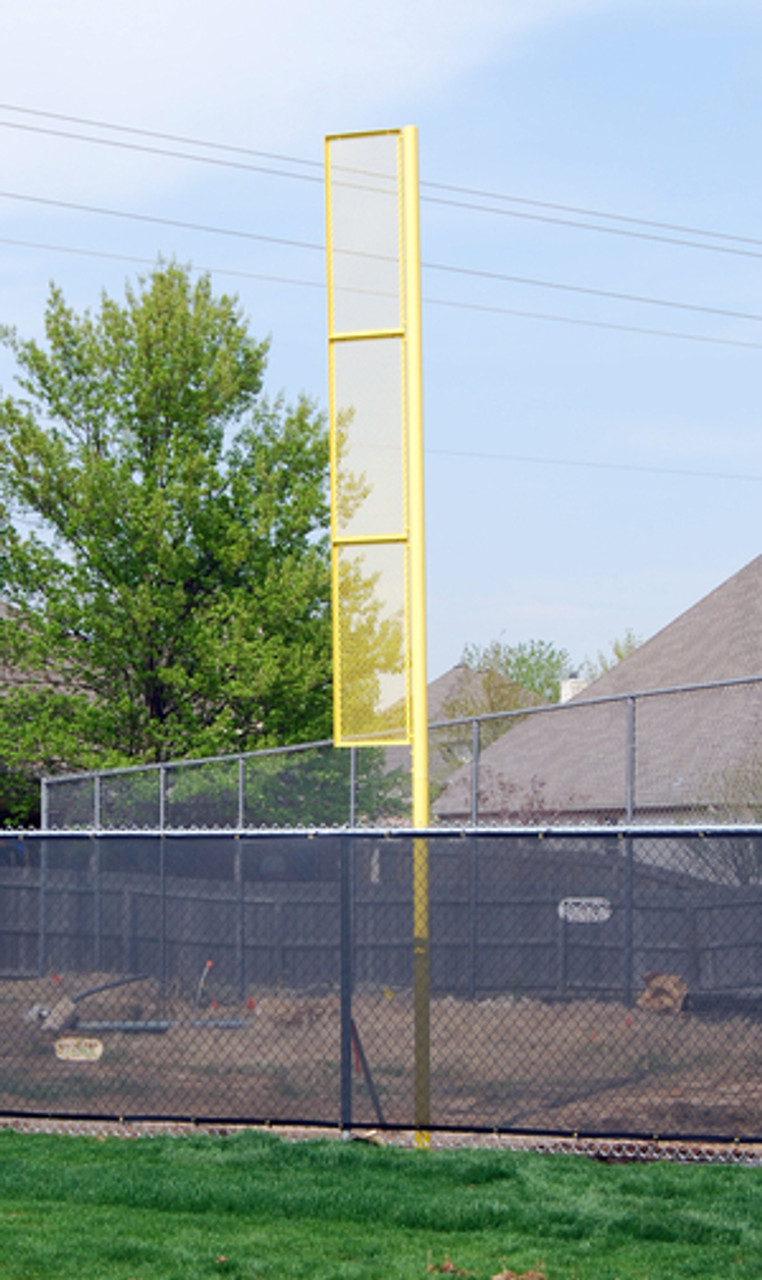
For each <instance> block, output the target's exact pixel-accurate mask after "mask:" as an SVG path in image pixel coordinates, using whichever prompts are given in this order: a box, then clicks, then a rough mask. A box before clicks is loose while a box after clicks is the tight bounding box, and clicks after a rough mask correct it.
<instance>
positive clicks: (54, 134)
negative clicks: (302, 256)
mask: <svg viewBox="0 0 762 1280" xmlns="http://www.w3.org/2000/svg"><path fill="white" fill-rule="evenodd" d="M0 128H2V129H21V130H23V131H24V133H43V134H46V135H47V136H48V137H51V138H68V139H73V140H75V141H76V142H95V143H97V144H98V145H99V146H101V147H117V148H118V149H119V150H121V151H142V152H145V153H147V154H148V155H154V156H170V157H172V158H173V159H175V160H194V161H195V162H196V163H197V164H213V165H220V166H222V167H223V168H224V169H243V170H245V171H246V172H248V173H266V174H269V175H270V177H276V178H296V179H297V180H299V181H300V182H317V183H320V184H321V185H322V182H323V178H322V176H321V175H318V174H312V173H291V172H289V170H288V169H273V168H272V167H271V166H269V165H261V164H246V163H245V162H244V161H243V160H223V159H221V158H220V157H219V156H200V155H195V154H194V153H193V152H192V151H175V150H173V149H171V148H169V147H153V146H147V145H146V143H144V142H124V141H122V140H121V139H120V138H96V137H95V136H94V135H93V134H84V133H72V132H71V130H69V129H51V128H48V127H47V126H43V125H39V124H21V122H20V121H18V120H0Z"/></svg>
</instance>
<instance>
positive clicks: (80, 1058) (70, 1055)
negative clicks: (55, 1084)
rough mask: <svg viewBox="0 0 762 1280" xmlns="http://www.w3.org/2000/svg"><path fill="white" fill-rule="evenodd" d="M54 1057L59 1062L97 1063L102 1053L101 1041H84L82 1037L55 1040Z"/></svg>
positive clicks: (66, 1037)
mask: <svg viewBox="0 0 762 1280" xmlns="http://www.w3.org/2000/svg"><path fill="white" fill-rule="evenodd" d="M55 1049H56V1057H57V1058H60V1060H61V1062H97V1061H98V1059H99V1058H100V1056H101V1054H102V1053H103V1042H102V1041H101V1040H86V1039H85V1038H84V1037H83V1036H64V1038H63V1039H62V1040H56V1045H55Z"/></svg>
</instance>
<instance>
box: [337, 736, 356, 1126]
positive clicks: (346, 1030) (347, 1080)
mask: <svg viewBox="0 0 762 1280" xmlns="http://www.w3.org/2000/svg"><path fill="white" fill-rule="evenodd" d="M352 751H353V752H354V748H352ZM353 862H354V838H353V837H352V836H351V835H345V836H342V837H341V843H340V868H339V879H340V883H339V970H340V979H339V981H340V1004H341V1014H340V1017H341V1026H340V1054H341V1131H342V1135H343V1136H344V1137H349V1135H350V1132H351V1129H352V981H353V974H352V967H353V966H352V961H353V950H354V938H353V936H352V934H353V916H354V913H353V910H352V896H353V895H352V885H353V880H354V876H353Z"/></svg>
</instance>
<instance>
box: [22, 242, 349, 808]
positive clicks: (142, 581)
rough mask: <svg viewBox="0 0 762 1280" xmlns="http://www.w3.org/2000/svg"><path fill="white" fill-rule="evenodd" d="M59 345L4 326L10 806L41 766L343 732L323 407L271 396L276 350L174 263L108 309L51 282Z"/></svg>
mask: <svg viewBox="0 0 762 1280" xmlns="http://www.w3.org/2000/svg"><path fill="white" fill-rule="evenodd" d="M45 333H46V339H47V340H46V343H45V344H44V345H39V344H38V343H36V342H34V341H22V340H21V339H19V338H18V336H17V335H16V334H15V332H13V331H9V330H6V331H4V332H3V333H2V338H3V340H4V342H5V344H6V345H7V346H9V347H10V348H11V349H12V351H13V352H14V354H15V357H16V362H17V366H18V375H17V381H18V384H19V387H20V394H18V395H16V396H7V397H6V398H4V399H3V400H1V401H0V499H1V500H2V508H1V509H0V594H2V597H3V599H4V600H5V602H6V606H7V608H6V610H5V611H4V616H2V617H0V663H1V664H2V666H3V668H4V671H5V676H6V679H5V680H4V681H3V695H4V696H3V697H2V699H0V759H1V760H2V761H3V762H4V766H5V769H6V772H7V775H8V779H9V784H8V786H7V787H6V794H9V793H10V791H11V790H12V787H11V786H10V780H15V782H14V785H15V786H16V787H17V789H18V785H20V783H19V780H21V783H24V782H25V780H26V781H28V779H29V777H30V772H31V771H36V772H39V771H43V770H44V771H54V770H61V769H62V768H66V769H73V768H82V767H94V766H99V765H116V764H120V763H125V762H127V761H131V762H133V761H148V760H151V761H156V760H164V759H168V758H171V757H181V756H187V755H191V754H211V753H215V752H224V751H237V750H247V749H252V748H256V747H259V746H271V745H276V744H280V743H293V742H298V741H305V740H309V739H315V738H321V737H325V736H326V735H327V734H328V733H329V732H330V725H331V705H330V673H331V657H330V607H329V597H330V574H329V562H328V550H327V544H326V526H327V502H326V475H327V466H328V450H327V441H326V433H325V429H324V423H323V421H322V418H321V417H320V415H319V414H318V413H317V412H316V411H315V409H314V406H313V405H312V404H311V403H310V402H309V401H307V400H306V399H301V400H300V401H299V402H298V403H297V404H296V405H295V406H294V407H288V406H286V405H284V404H283V403H282V402H281V401H280V400H278V401H276V402H275V403H269V402H268V401H267V400H266V399H265V398H264V396H263V393H262V380H263V374H264V370H265V364H266V357H267V344H266V343H263V342H257V341H255V340H254V339H253V338H252V337H251V336H250V334H249V332H248V329H247V325H246V322H245V319H244V317H243V315H242V313H241V311H240V309H239V307H238V304H237V302H236V301H235V299H233V298H230V297H227V296H225V295H223V296H219V297H215V296H214V295H213V293H212V289H211V286H210V282H209V280H208V278H206V277H202V278H200V279H199V280H198V281H197V282H196V283H193V282H192V281H191V279H190V276H189V272H188V271H187V270H185V269H184V268H182V267H180V266H178V265H176V264H169V265H165V264H160V265H159V266H158V267H157V268H156V269H155V270H154V271H153V272H152V273H151V274H150V275H148V276H147V277H145V278H143V279H141V280H140V281H139V283H138V285H137V286H136V287H134V288H133V287H128V288H127V291H126V297H125V300H124V302H122V303H118V302H116V301H114V300H113V299H112V298H110V297H108V296H106V295H104V296H103V297H102V299H101V302H100V307H99V309H98V310H97V312H96V313H95V314H92V313H90V312H85V313H84V314H82V315H78V314H76V313H75V312H74V310H73V309H72V308H71V307H69V306H68V305H67V303H66V302H65V300H64V297H63V295H62V293H61V292H60V291H59V290H58V289H55V288H53V289H52V290H51V293H50V297H49V301H48V305H47V311H46V317H45ZM19 516H25V517H30V516H31V517H33V518H34V520H35V522H36V523H37V524H38V526H39V531H38V529H35V528H34V527H33V528H32V530H31V531H27V530H28V525H27V524H26V523H24V522H21V521H19V519H18V517H19ZM9 673H12V678H11V677H10V676H9ZM2 785H3V778H2V775H0V790H1V789H2ZM22 790H23V786H22ZM0 798H1V797H0ZM22 807H23V805H22ZM18 808H19V806H18V804H17V805H16V810H17V811H18ZM16 816H18V812H17V813H16Z"/></svg>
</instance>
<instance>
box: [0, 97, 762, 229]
mask: <svg viewBox="0 0 762 1280" xmlns="http://www.w3.org/2000/svg"><path fill="white" fill-rule="evenodd" d="M0 111H12V112H14V113H16V114H18V115H28V116H37V117H39V118H41V119H47V120H61V121H63V122H65V123H67V124H80V125H85V126H86V127H88V128H96V129H108V130H110V131H111V132H114V133H127V134H133V135H135V136H136V137H143V138H155V139H157V140H158V141H164V142H179V143H181V144H183V145H184V146H194V147H205V148H207V149H208V150H213V151H227V152H230V153H231V154H236V155H246V156H255V157H257V158H258V159H263V160H275V161H278V162H279V163H283V164H300V165H305V166H306V167H308V168H311V169H316V170H317V169H320V170H322V168H323V163H322V161H320V160H308V159H306V158H305V157H304V156H293V155H284V154H283V153H281V152H277V151H262V150H258V149H256V148H254V147H244V146H240V145H238V144H235V143H228V142H217V141H210V140H209V139H208V138H193V137H189V136H188V135H187V134H177V133H164V132H161V131H160V130H158V129H145V128H141V127H139V126H136V125H124V124H114V123H113V122H111V121H107V120H94V119H92V117H89V116H73V115H66V114H64V113H63V112H60V111H42V110H39V109H38V108H34V107H21V106H18V105H14V104H11V103H7V102H2V103H0ZM77 136H78V137H79V136H81V135H77ZM421 186H422V187H426V188H428V189H429V190H432V191H450V192H453V193H454V194H456V195H466V196H474V197H476V198H477V199H480V200H497V201H506V202H508V203H511V204H521V205H526V206H529V207H531V208H534V209H551V210H553V211H554V212H557V213H573V214H578V215H580V216H582V217H585V218H601V219H603V220H605V221H609V220H610V221H615V222H630V223H632V224H633V225H635V226H641V227H650V228H652V229H653V230H658V231H674V232H678V233H680V234H681V235H691V236H706V237H707V238H709V239H718V240H729V241H733V242H736V243H739V244H750V245H758V246H761V247H762V237H759V236H743V235H739V234H737V233H735V232H730V231H715V230H711V229H709V228H707V227H693V226H690V225H686V224H685V223H677V222H664V221H661V220H658V219H655V218H644V217H642V216H640V215H635V214H627V213H612V212H611V211H610V210H607V209H592V208H589V207H587V206H585V205H573V204H564V203H562V202H561V201H558V200H538V199H535V198H532V197H530V196H517V195H512V194H510V193H506V192H504V191H489V190H485V189H484V188H480V187H467V186H462V185H458V184H456V183H451V182H432V181H427V180H425V179H422V180H421Z"/></svg>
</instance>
